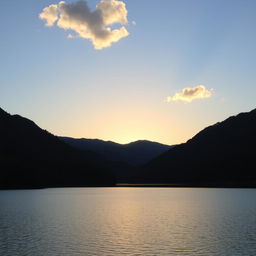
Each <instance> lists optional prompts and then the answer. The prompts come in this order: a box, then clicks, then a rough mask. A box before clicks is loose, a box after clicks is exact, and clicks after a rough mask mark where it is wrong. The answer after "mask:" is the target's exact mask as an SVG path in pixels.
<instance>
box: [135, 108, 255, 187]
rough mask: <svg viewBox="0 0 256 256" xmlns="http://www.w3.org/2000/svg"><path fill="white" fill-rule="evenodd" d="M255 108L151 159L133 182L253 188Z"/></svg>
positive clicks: (203, 131) (205, 130)
mask: <svg viewBox="0 0 256 256" xmlns="http://www.w3.org/2000/svg"><path fill="white" fill-rule="evenodd" d="M255 156H256V109H254V110H252V111H251V112H248V113H241V114H239V115H237V116H232V117H229V118H228V119H226V120H225V121H223V122H220V123H217V124H215V125H212V126H209V127H207V128H205V129H204V130H202V131H201V132H199V133H198V134H197V135H195V136H194V137H193V138H192V139H190V140H189V141H187V142H186V143H184V144H180V145H177V146H175V147H174V148H172V149H170V150H169V151H167V152H165V153H163V154H162V155H160V156H159V157H157V158H155V159H153V160H152V161H150V162H149V163H148V164H146V165H145V166H144V167H143V171H142V174H141V175H140V177H136V178H135V179H134V180H133V182H143V183H175V184H180V185H195V186H197V185H203V186H254V187H255V186H256V164H255Z"/></svg>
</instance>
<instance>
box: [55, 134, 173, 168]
mask: <svg viewBox="0 0 256 256" xmlns="http://www.w3.org/2000/svg"><path fill="white" fill-rule="evenodd" d="M59 138H60V139H61V140H62V141H64V142H66V143H67V144H69V145H71V146H73V147H75V148H78V149H81V150H91V151H95V152H97V153H99V154H101V155H103V156H104V157H105V158H106V159H108V160H110V161H114V162H124V163H128V164H130V165H142V164H145V163H147V162H149V161H150V160H152V159H153V158H155V157H157V156H159V155H160V154H162V153H164V152H165V151H167V150H168V149H170V148H171V146H168V145H164V144H160V143H157V142H152V141H147V140H138V141H135V142H131V143H129V144H118V143H115V142H112V141H103V140H98V139H84V138H82V139H74V138H69V137H59Z"/></svg>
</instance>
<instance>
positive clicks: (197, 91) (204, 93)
mask: <svg viewBox="0 0 256 256" xmlns="http://www.w3.org/2000/svg"><path fill="white" fill-rule="evenodd" d="M211 96H212V89H211V90H207V89H206V88H205V86H204V85H197V86H195V87H193V88H184V89H182V91H181V92H177V93H175V94H174V95H173V96H169V97H167V102H171V101H184V102H191V101H192V100H195V99H204V98H210V97H211Z"/></svg>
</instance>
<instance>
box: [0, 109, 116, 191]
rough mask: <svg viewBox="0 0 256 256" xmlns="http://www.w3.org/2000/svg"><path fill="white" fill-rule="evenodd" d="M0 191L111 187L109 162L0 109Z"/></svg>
mask: <svg viewBox="0 0 256 256" xmlns="http://www.w3.org/2000/svg"><path fill="white" fill-rule="evenodd" d="M0 174H1V180H0V188H31V187H56V186H57V187H59V186H88V185H113V184H115V179H114V177H113V175H112V173H111V171H110V168H109V163H108V162H107V161H106V160H105V159H104V158H103V157H101V156H100V155H98V154H96V153H94V152H90V151H81V150H78V149H74V148H73V147H71V146H69V145H67V144H66V143H64V142H62V141H61V140H59V138H58V137H56V136H54V135H52V134H50V133H49V132H47V131H45V130H42V129H41V128H39V127H38V126H37V125H36V124H35V123H34V122H33V121H31V120H29V119H26V118H24V117H21V116H19V115H10V114H8V113H6V112H5V111H4V110H2V109H0Z"/></svg>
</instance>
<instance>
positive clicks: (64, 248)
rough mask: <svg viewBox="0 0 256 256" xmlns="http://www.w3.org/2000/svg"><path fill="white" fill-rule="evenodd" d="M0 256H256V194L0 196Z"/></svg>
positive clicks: (68, 191) (82, 191) (51, 192)
mask: <svg viewBox="0 0 256 256" xmlns="http://www.w3.org/2000/svg"><path fill="white" fill-rule="evenodd" d="M0 255H3V256H18V255H19V256H30V255H31V256H41V255H42V256H48V255H49V256H55V255H61V256H62V255H67V256H78V255H97V256H98V255H99V256H105V255H114V256H118V255H152V256H153V255H159V256H162V255H175V256H181V255H193V256H197V255H202V256H208V255H209V256H211V255H214V256H215V255H221V256H238V255H243V256H246V255H251V256H254V255H256V190H254V189H206V188H202V189H201V188H58V189H43V190H20V191H19V190H13V191H11V190H10V191H0Z"/></svg>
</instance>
